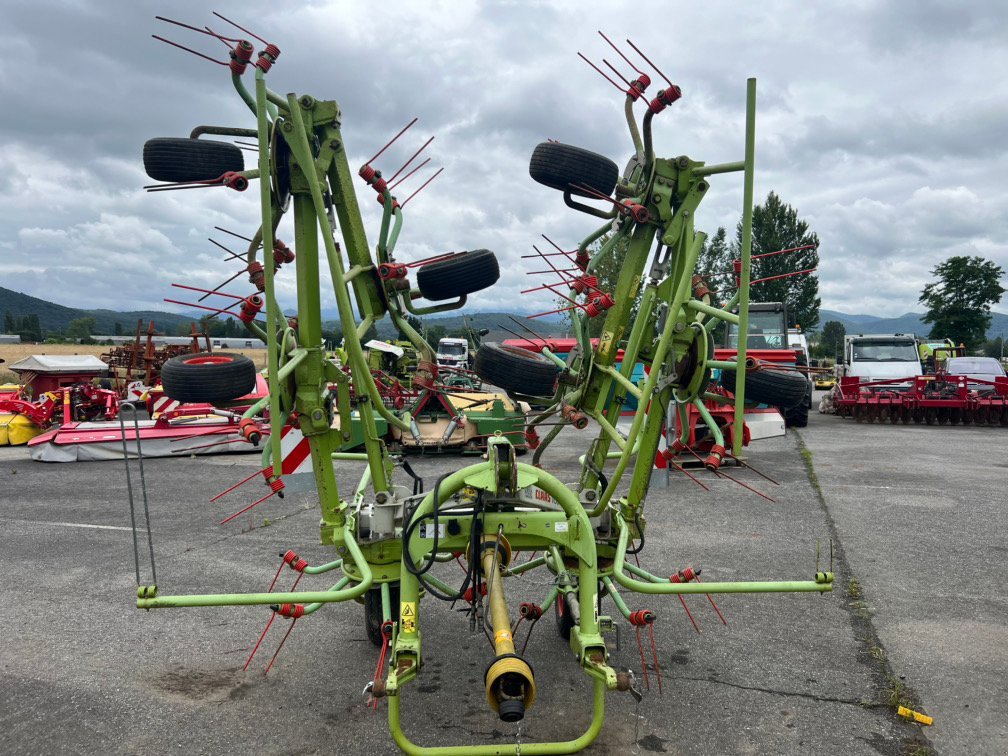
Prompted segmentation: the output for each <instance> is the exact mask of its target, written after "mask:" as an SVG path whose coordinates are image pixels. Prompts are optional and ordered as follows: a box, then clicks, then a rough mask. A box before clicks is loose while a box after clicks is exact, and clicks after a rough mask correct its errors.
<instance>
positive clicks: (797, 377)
mask: <svg viewBox="0 0 1008 756" xmlns="http://www.w3.org/2000/svg"><path fill="white" fill-rule="evenodd" d="M720 383H721V386H722V387H723V388H726V389H728V390H729V391H734V390H735V371H734V370H722V371H721V379H720ZM807 390H808V386H807V384H806V379H805V376H804V375H802V374H801V373H793V372H784V371H780V370H754V371H753V372H751V373H746V377H745V399H746V401H747V402H759V403H760V404H769V405H770V406H771V407H780V408H781V410H783V411H787V410H789V409H791V408H793V407H797V406H798V405H799V404H803V403H804V402H805V392H806V391H807Z"/></svg>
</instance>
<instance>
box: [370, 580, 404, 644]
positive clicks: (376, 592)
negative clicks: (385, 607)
mask: <svg viewBox="0 0 1008 756" xmlns="http://www.w3.org/2000/svg"><path fill="white" fill-rule="evenodd" d="M389 604H390V606H389V608H390V609H391V610H392V621H393V622H398V621H399V584H398V583H389ZM383 622H384V619H383V618H382V608H381V588H370V589H368V591H367V592H366V593H365V594H364V630H365V632H367V637H368V640H369V641H371V642H372V643H373V644H374V645H376V646H377V647H378V648H381V645H382V632H381V626H382V623H383Z"/></svg>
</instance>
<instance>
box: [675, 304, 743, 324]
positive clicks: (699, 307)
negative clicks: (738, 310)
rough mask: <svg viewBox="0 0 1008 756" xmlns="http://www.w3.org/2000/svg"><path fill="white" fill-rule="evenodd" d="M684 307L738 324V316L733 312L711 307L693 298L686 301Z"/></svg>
mask: <svg viewBox="0 0 1008 756" xmlns="http://www.w3.org/2000/svg"><path fill="white" fill-rule="evenodd" d="M686 309H687V310H692V311H693V312H702V313H703V314H704V315H710V316H711V317H712V318H717V319H718V320H725V321H727V322H729V323H734V324H736V325H738V322H739V316H738V315H736V314H735V313H733V312H728V311H727V310H722V309H721V308H720V307H711V306H710V305H706V304H704V303H703V302H698V301H697V300H695V299H691V300H690V301H689V302H687V303H686Z"/></svg>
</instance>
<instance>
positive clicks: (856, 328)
mask: <svg viewBox="0 0 1008 756" xmlns="http://www.w3.org/2000/svg"><path fill="white" fill-rule="evenodd" d="M923 317H924V313H920V312H907V313H904V314H903V315H900V316H899V317H897V318H880V317H878V316H876V315H848V314H847V313H845V312H837V311H836V310H824V309H823V310H819V328H820V329H821V328H822V326H823V324H824V323H826V322H827V321H830V320H836V321H838V322H840V323H842V324H843V327H844V329H845V330H846V331H847V333H913V334H916V335H917V336H927V335H928V334H929V333H930V332H931V326H930V325H929V324H928V323H923V322H921V318H923ZM1002 334H1005V335H1008V313H1004V312H992V313H991V324H990V328H988V329H987V338H988V339H995V338H997V337H998V336H1001V335H1002Z"/></svg>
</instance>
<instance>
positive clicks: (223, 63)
mask: <svg viewBox="0 0 1008 756" xmlns="http://www.w3.org/2000/svg"><path fill="white" fill-rule="evenodd" d="M151 36H152V37H154V39H156V40H158V41H159V42H164V43H165V44H167V45H171V46H172V47H177V48H178V49H180V50H185V51H186V52H190V53H192V54H193V55H197V56H199V57H200V58H204V59H205V60H209V61H210V62H211V63H216V64H217V65H219V66H226V65H227V63H226V62H224V61H223V60H217V59H216V58H211V57H210V56H209V55H204V54H203V53H201V52H196V51H195V50H193V49H192V48H191V47H186V46H185V45H180V44H179V43H178V42H172V41H171V40H170V39H165V38H164V37H159V36H158V35H157V34H151Z"/></svg>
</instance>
